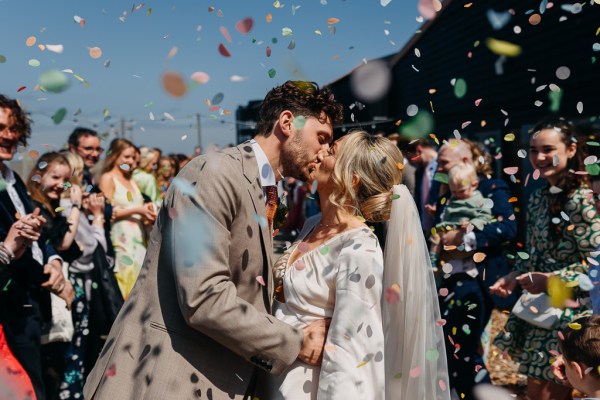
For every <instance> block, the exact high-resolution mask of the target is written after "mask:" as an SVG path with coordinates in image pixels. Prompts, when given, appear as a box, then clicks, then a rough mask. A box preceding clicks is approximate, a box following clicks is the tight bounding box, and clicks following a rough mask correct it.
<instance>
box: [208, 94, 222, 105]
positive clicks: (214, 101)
mask: <svg viewBox="0 0 600 400" xmlns="http://www.w3.org/2000/svg"><path fill="white" fill-rule="evenodd" d="M224 98H225V95H224V94H223V93H221V92H219V93H217V94H215V95H214V96H213V98H212V100H211V103H212V104H213V105H218V104H221V102H222V101H223V99H224Z"/></svg>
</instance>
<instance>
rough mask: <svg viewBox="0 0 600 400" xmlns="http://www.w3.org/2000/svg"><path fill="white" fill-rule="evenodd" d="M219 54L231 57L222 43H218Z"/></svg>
mask: <svg viewBox="0 0 600 400" xmlns="http://www.w3.org/2000/svg"><path fill="white" fill-rule="evenodd" d="M219 54H221V55H222V56H223V57H231V53H229V50H227V48H226V47H225V45H224V44H223V43H219Z"/></svg>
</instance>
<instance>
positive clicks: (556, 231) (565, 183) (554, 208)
mask: <svg viewBox="0 0 600 400" xmlns="http://www.w3.org/2000/svg"><path fill="white" fill-rule="evenodd" d="M545 129H552V130H555V131H556V132H558V133H559V134H560V137H561V140H562V142H563V143H564V144H565V146H566V147H567V148H568V147H569V146H570V145H571V144H573V143H575V145H576V146H577V150H576V151H575V155H574V156H573V157H572V158H570V159H568V160H567V167H566V168H565V169H564V170H563V171H561V172H560V173H559V176H558V181H557V182H556V185H555V186H556V187H559V188H561V189H562V191H561V192H559V193H556V194H551V195H550V223H549V227H548V228H549V231H550V235H551V237H552V238H553V239H557V238H558V237H559V236H560V234H561V231H562V229H561V224H554V223H552V218H553V217H559V219H561V220H562V218H560V212H561V211H563V210H564V208H565V205H566V204H567V201H568V200H569V197H570V196H571V195H572V194H573V193H574V192H575V191H576V190H577V189H579V188H581V187H588V186H589V183H590V181H589V177H588V175H587V174H586V175H579V174H575V173H574V172H577V171H585V165H584V163H583V160H584V158H585V156H586V153H587V151H586V145H585V141H584V140H583V139H580V138H579V137H578V135H577V133H576V132H575V129H574V127H573V125H572V124H570V123H569V122H567V121H565V119H564V118H558V117H546V118H544V119H542V120H541V121H540V122H538V123H537V124H536V125H535V126H534V127H533V129H532V130H531V132H530V133H531V135H530V137H531V138H533V136H534V135H536V134H538V133H539V132H540V131H542V130H545Z"/></svg>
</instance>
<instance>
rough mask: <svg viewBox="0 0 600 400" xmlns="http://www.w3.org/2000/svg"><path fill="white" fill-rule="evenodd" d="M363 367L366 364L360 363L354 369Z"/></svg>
mask: <svg viewBox="0 0 600 400" xmlns="http://www.w3.org/2000/svg"><path fill="white" fill-rule="evenodd" d="M365 365H367V363H366V362H365V361H362V362H361V363H360V364H358V365H357V366H356V368H360V367H364V366H365Z"/></svg>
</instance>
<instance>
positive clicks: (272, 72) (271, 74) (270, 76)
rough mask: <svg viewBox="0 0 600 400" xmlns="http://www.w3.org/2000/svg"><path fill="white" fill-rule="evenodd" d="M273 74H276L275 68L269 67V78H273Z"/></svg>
mask: <svg viewBox="0 0 600 400" xmlns="http://www.w3.org/2000/svg"><path fill="white" fill-rule="evenodd" d="M275 75H277V71H275V68H271V69H270V70H269V78H275Z"/></svg>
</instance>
